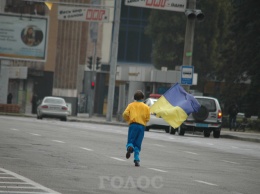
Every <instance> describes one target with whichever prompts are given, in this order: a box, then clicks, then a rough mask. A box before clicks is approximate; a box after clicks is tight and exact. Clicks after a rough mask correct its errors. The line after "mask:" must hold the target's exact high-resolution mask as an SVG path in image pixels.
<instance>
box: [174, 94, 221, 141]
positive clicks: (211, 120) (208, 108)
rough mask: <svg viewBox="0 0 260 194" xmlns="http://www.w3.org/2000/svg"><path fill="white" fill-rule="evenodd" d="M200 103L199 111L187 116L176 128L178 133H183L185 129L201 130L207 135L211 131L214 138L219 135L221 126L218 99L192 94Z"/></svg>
mask: <svg viewBox="0 0 260 194" xmlns="http://www.w3.org/2000/svg"><path fill="white" fill-rule="evenodd" d="M194 97H195V98H196V99H197V100H198V102H199V103H200V104H201V107H200V109H199V111H198V112H197V113H196V112H194V113H192V114H190V115H189V116H188V118H187V119H186V121H184V122H183V124H182V125H181V126H180V127H179V128H178V134H179V135H184V134H185V132H186V131H192V132H194V131H199V132H203V134H204V137H209V136H210V133H211V132H213V137H214V138H219V137H220V132H221V126H222V111H221V107H220V104H219V101H218V99H216V98H213V97H207V96H194Z"/></svg>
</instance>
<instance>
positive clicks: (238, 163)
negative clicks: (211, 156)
mask: <svg viewBox="0 0 260 194" xmlns="http://www.w3.org/2000/svg"><path fill="white" fill-rule="evenodd" d="M221 161H222V162H226V163H230V164H239V163H237V162H232V161H228V160H221Z"/></svg>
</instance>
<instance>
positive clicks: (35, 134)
mask: <svg viewBox="0 0 260 194" xmlns="http://www.w3.org/2000/svg"><path fill="white" fill-rule="evenodd" d="M30 134H31V135H34V136H41V135H40V134H37V133H30Z"/></svg>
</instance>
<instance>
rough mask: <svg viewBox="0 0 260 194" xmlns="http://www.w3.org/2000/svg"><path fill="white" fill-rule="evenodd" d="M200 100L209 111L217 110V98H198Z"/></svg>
mask: <svg viewBox="0 0 260 194" xmlns="http://www.w3.org/2000/svg"><path fill="white" fill-rule="evenodd" d="M197 100H198V102H199V103H200V104H201V105H203V106H205V107H207V109H208V111H210V112H215V111H216V103H215V100H212V99H206V98H197Z"/></svg>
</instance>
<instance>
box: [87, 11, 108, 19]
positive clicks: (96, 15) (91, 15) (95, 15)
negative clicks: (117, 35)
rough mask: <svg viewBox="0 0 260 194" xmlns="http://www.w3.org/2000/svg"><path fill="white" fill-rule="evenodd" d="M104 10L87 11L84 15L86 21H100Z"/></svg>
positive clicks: (103, 15)
mask: <svg viewBox="0 0 260 194" xmlns="http://www.w3.org/2000/svg"><path fill="white" fill-rule="evenodd" d="M105 13H106V10H104V9H88V10H87V14H86V20H99V21H102V20H103V19H104V17H106V15H105Z"/></svg>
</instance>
